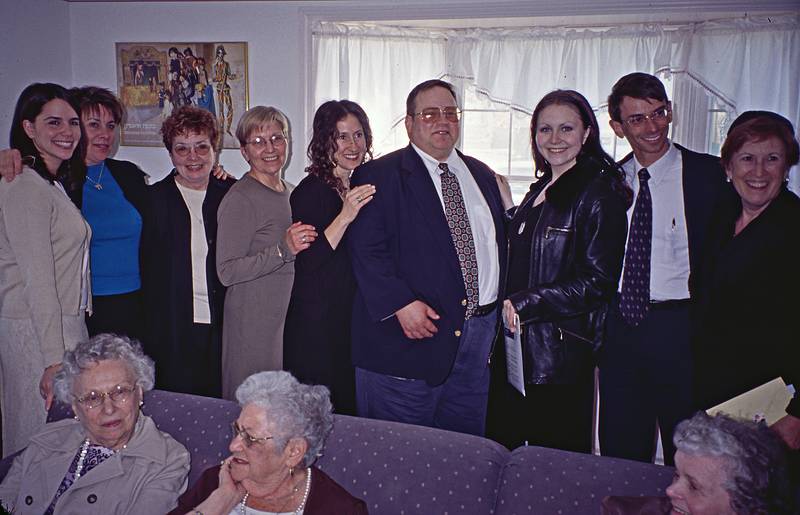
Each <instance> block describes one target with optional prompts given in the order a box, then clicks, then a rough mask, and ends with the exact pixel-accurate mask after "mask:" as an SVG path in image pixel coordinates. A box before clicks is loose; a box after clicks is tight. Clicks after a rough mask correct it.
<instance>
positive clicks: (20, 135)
mask: <svg viewBox="0 0 800 515" xmlns="http://www.w3.org/2000/svg"><path fill="white" fill-rule="evenodd" d="M55 99H61V100H64V101H65V102H67V103H68V104H69V105H70V106H72V108H73V109H74V110H75V113H76V114H77V115H78V117H80V109H79V106H78V102H77V99H76V98H75V97H74V95H72V94H71V92H70V91H68V90H67V89H66V88H65V87H63V86H61V85H60V84H53V83H51V82H46V83H41V82H37V83H34V84H31V85H29V86H28V87H26V88H25V89H24V90H22V93H20V95H19V98H18V99H17V105H16V107H15V108H14V118H13V120H12V122H11V135H10V138H9V142H10V146H11V148H15V149H17V150H19V152H20V154H22V156H23V157H27V156H30V157H32V158H33V163H32V165H31V168H33V169H34V170H35V171H36V173H38V174H39V175H41V176H42V178H44V179H45V180H46V181H48V182H50V183H51V184H52V183H53V181H54V180H56V179H57V180H59V181H60V182H61V183H62V184H63V185H64V188H65V189H66V190H67V191H72V190H74V189H76V188H78V187H81V186H82V185H83V177H85V176H86V164H85V163H84V159H85V157H86V135H85V133H84V130H83V124H81V139H80V142H79V143H78V146H77V147H76V148H75V152H73V153H72V157H71V158H70V159H65V160H64V161H63V162H62V163H61V166H60V167H59V169H58V171H57V172H56V176H55V177H54V176H53V174H51V173H50V172H49V171H48V170H47V167H46V166H45V163H44V160H43V159H42V156H41V154H40V153H39V150H38V149H37V148H36V145H35V144H34V143H33V140H31V138H30V137H28V134H27V133H26V132H25V129H24V128H23V126H22V122H23V121H24V120H27V121H29V122H33V121H34V120H36V117H37V116H39V114H40V113H41V112H42V109H43V108H44V106H45V104H47V103H48V102H50V101H51V100H55Z"/></svg>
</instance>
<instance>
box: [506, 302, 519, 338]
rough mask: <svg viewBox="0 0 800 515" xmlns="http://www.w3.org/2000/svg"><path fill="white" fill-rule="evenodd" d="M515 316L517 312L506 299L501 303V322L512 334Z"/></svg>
mask: <svg viewBox="0 0 800 515" xmlns="http://www.w3.org/2000/svg"><path fill="white" fill-rule="evenodd" d="M516 315H517V311H516V310H515V309H514V305H513V304H512V303H511V301H510V300H508V299H506V300H504V301H503V320H504V321H505V323H506V327H507V328H508V330H509V331H511V332H512V333H513V332H514V329H515V326H514V317H515V316H516Z"/></svg>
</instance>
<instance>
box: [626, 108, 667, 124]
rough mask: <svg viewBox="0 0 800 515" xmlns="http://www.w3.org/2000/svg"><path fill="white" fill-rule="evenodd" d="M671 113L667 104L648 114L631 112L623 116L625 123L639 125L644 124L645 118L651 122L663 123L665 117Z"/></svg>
mask: <svg viewBox="0 0 800 515" xmlns="http://www.w3.org/2000/svg"><path fill="white" fill-rule="evenodd" d="M670 113H672V110H671V109H670V108H669V106H666V105H664V106H661V107H659V108H658V109H656V110H655V111H653V112H652V113H650V114H633V115H631V116H629V117H627V118H625V123H627V124H628V125H629V126H631V127H634V128H635V127H641V126H642V125H644V122H645V120H650V121H652V122H653V123H658V124H660V123H663V122H664V121H666V119H667V117H668V116H669V115H670Z"/></svg>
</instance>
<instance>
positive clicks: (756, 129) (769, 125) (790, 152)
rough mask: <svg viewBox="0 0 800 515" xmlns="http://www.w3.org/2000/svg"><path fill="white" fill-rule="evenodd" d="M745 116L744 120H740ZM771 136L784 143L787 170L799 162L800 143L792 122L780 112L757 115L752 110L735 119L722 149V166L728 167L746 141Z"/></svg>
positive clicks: (762, 139) (759, 139) (760, 139)
mask: <svg viewBox="0 0 800 515" xmlns="http://www.w3.org/2000/svg"><path fill="white" fill-rule="evenodd" d="M743 118H744V121H740V120H741V119H743ZM769 138H776V139H778V141H780V142H781V144H783V150H784V153H785V157H786V169H787V170H788V169H789V168H791V167H792V166H794V165H796V164H797V162H798V158H799V157H800V145H799V144H798V143H797V139H796V138H795V135H794V127H793V126H792V124H791V122H790V121H789V120H787V119H786V118H784V117H782V116H780V115H778V114H775V113H771V112H767V111H765V112H763V113H758V114H755V115H754V114H751V113H750V112H747V113H743V114H742V115H741V116H740V117H739V118H737V119H736V120H734V122H733V124H731V128H730V130H729V131H728V137H726V138H725V143H723V145H722V150H720V154H721V159H722V166H724V167H725V168H726V169H727V168H728V167H729V166H730V164H731V161H733V155H734V154H735V153H736V152H738V151H739V149H741V148H742V146H744V144H745V143H747V142H749V141H764V140H765V139H769Z"/></svg>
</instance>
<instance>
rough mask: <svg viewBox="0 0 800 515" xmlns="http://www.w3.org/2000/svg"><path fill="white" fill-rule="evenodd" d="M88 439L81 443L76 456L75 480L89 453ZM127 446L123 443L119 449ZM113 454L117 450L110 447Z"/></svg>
mask: <svg viewBox="0 0 800 515" xmlns="http://www.w3.org/2000/svg"><path fill="white" fill-rule="evenodd" d="M89 445H90V442H89V439H88V438H87V439H86V440H84V441H83V445H81V455H80V456H79V457H78V464H77V465H76V466H75V481H77V480H78V478H80V477H81V473H82V472H83V462H84V461H85V460H86V455H87V454H88V453H89ZM127 447H128V444H125V445H123V446H122V448H120V450H119V451H122V450H124V449H126V448H127ZM111 451H112V452H113V453H114V454H117V453H118V452H119V451H115V450H114V449H111Z"/></svg>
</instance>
